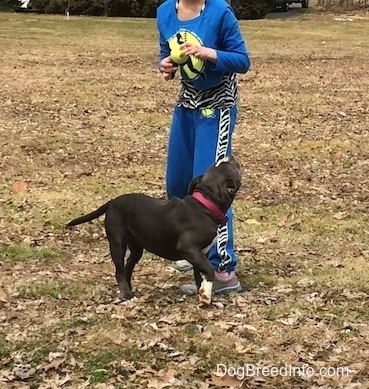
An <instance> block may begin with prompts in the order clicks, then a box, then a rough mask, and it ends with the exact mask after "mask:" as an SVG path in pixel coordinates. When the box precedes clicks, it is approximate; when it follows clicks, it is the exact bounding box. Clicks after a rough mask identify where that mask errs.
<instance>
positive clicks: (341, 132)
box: [0, 10, 369, 389]
mask: <svg viewBox="0 0 369 389" xmlns="http://www.w3.org/2000/svg"><path fill="white" fill-rule="evenodd" d="M240 23H241V27H242V31H243V33H244V35H245V38H246V41H247V45H248V48H249V51H250V54H251V57H252V68H251V70H250V71H249V72H248V73H247V74H246V75H240V77H239V85H240V93H241V99H240V106H239V119H238V123H237V130H236V134H235V138H234V151H235V155H236V156H237V158H238V159H239V160H240V162H241V164H242V172H243V182H242V190H241V192H240V193H239V195H238V197H237V199H236V201H235V204H234V212H235V229H236V247H237V253H238V257H239V265H238V268H237V273H238V276H239V278H240V280H241V282H242V285H243V287H244V291H243V292H242V293H240V294H231V295H229V296H226V297H220V296H215V297H214V304H213V306H212V307H209V308H205V309H204V308H202V307H200V306H199V304H198V299H197V297H196V296H193V297H183V296H181V295H180V294H178V292H177V291H178V287H179V285H181V284H182V283H184V282H190V281H191V280H192V275H191V274H189V273H180V272H178V271H176V270H174V269H173V268H172V267H171V266H170V264H169V263H168V262H166V261H164V260H162V259H160V258H155V257H153V256H152V255H150V254H148V253H147V254H145V256H144V258H143V260H142V261H141V262H140V264H139V265H138V266H137V269H136V270H135V273H134V277H133V286H134V292H135V296H136V297H135V299H134V300H132V301H129V302H122V301H121V300H120V298H119V295H118V291H117V287H116V283H115V280H114V269H113V265H112V263H111V260H110V257H109V252H108V245H107V241H106V238H105V234H104V230H103V224H102V220H98V221H95V222H93V223H89V224H84V225H81V226H79V227H78V228H74V229H71V230H67V229H65V227H64V226H65V223H66V222H68V221H69V220H70V219H72V218H74V217H77V216H79V215H81V214H83V213H87V212H90V211H91V210H93V209H95V208H96V207H97V206H99V205H101V204H102V203H103V202H105V201H107V200H108V199H110V198H112V197H115V196H117V195H119V194H122V193H129V192H142V193H146V194H148V195H152V196H156V197H165V187H164V171H165V155H166V144H167V137H168V131H169V124H170V116H171V112H172V109H173V106H174V104H175V99H176V94H177V92H178V84H179V83H178V80H177V79H175V80H174V81H173V82H168V83H165V82H163V81H162V80H161V78H160V75H159V74H158V72H157V68H156V61H157V42H156V31H155V23H154V21H152V20H142V19H106V18H83V17H72V18H71V19H70V20H69V21H67V20H66V19H65V18H64V17H56V16H43V15H14V14H0V25H1V29H0V47H2V54H1V67H0V76H1V83H0V144H1V148H0V171H1V179H0V227H1V232H2V233H1V235H0V387H1V388H135V389H136V388H191V389H192V388H193V389H195V388H198V389H207V388H215V387H216V388H221V387H242V388H286V389H288V388H291V389H292V388H294V389H295V388H309V389H310V388H311V389H312V388H324V389H331V388H332V389H333V388H334V389H336V388H345V389H356V388H360V389H361V388H368V387H369V386H368V381H369V375H368V358H369V344H368V339H369V327H368V318H369V316H368V312H369V311H368V296H369V288H368V278H369V270H368V258H369V250H368V245H367V242H368V234H369V231H368V228H367V225H368V207H369V189H368V188H369V185H368V184H369V178H368V177H369V174H368V173H369V165H368V155H369V139H368V137H369V131H368V129H369V126H368V124H369V123H368V113H369V112H368V111H369V109H368V107H369V100H368V97H369V78H368V76H367V73H368V72H367V64H368V60H369V50H368V49H369V18H368V15H367V13H365V12H352V13H350V14H344V15H342V14H339V15H336V14H332V13H329V14H328V13H320V12H319V13H314V11H312V10H310V11H307V12H303V11H301V13H300V16H299V18H289V19H288V20H285V19H266V20H259V21H242V22H240Z"/></svg>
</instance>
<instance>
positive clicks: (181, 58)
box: [170, 46, 188, 65]
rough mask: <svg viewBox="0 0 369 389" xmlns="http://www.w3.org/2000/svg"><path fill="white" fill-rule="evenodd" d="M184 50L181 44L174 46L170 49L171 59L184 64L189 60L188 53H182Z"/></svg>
mask: <svg viewBox="0 0 369 389" xmlns="http://www.w3.org/2000/svg"><path fill="white" fill-rule="evenodd" d="M181 54H182V51H181V49H180V47H179V46H175V47H173V49H172V50H171V51H170V58H171V60H172V61H173V62H174V63H176V64H178V65H181V64H184V63H185V62H187V60H188V55H185V54H182V55H181Z"/></svg>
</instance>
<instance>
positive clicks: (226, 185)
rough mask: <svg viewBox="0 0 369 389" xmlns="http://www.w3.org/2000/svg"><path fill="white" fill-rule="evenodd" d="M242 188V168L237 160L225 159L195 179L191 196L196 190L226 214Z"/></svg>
mask: <svg viewBox="0 0 369 389" xmlns="http://www.w3.org/2000/svg"><path fill="white" fill-rule="evenodd" d="M240 186H241V168H240V164H239V163H238V162H237V160H236V158H234V157H233V156H230V157H225V158H223V159H221V160H219V161H218V162H217V163H215V164H214V165H212V166H211V167H210V168H209V169H208V170H206V172H205V173H204V174H203V175H201V176H198V177H196V178H194V179H193V180H192V181H191V183H190V187H189V191H188V192H189V194H192V193H193V192H194V191H195V190H196V191H199V192H201V193H202V194H203V195H204V196H206V197H208V198H209V199H210V200H212V201H213V202H214V203H215V204H216V205H217V206H218V207H219V209H220V210H221V211H223V212H224V213H225V212H226V211H227V209H228V208H229V207H230V206H231V204H232V201H233V199H234V197H235V195H236V193H237V192H238V190H239V189H240Z"/></svg>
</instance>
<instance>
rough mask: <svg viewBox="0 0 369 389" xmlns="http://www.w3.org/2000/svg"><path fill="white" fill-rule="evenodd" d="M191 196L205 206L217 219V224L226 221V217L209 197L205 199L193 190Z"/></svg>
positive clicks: (222, 223)
mask: <svg viewBox="0 0 369 389" xmlns="http://www.w3.org/2000/svg"><path fill="white" fill-rule="evenodd" d="M192 197H193V198H194V199H195V200H197V201H198V202H199V203H201V204H202V205H203V206H204V207H205V208H207V209H208V210H209V211H210V212H211V213H212V214H213V215H214V216H215V217H216V218H217V219H218V221H219V224H221V225H224V224H226V223H227V221H228V217H227V216H226V215H224V213H223V212H222V211H221V210H220V209H219V208H218V207H217V206H216V205H215V204H214V203H213V202H212V201H211V200H209V199H207V198H206V197H205V196H204V195H203V194H202V193H201V192H198V191H194V192H193V193H192Z"/></svg>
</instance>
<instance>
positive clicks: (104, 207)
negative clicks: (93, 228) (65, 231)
mask: <svg viewBox="0 0 369 389" xmlns="http://www.w3.org/2000/svg"><path fill="white" fill-rule="evenodd" d="M109 204H110V201H108V202H107V203H105V204H104V205H102V206H101V207H100V208H98V209H96V211H93V212H91V213H89V214H87V215H84V216H81V217H77V219H73V220H71V221H70V222H69V223H68V224H67V225H66V227H73V226H76V225H77V224H82V223H86V222H89V221H91V220H94V219H97V218H98V217H99V216H101V215H103V214H104V213H106V210H107V209H108V206H109Z"/></svg>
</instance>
